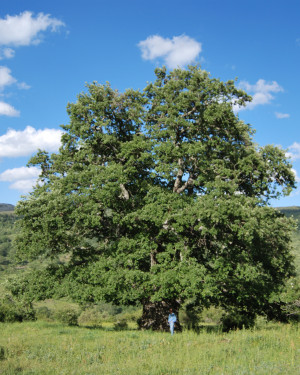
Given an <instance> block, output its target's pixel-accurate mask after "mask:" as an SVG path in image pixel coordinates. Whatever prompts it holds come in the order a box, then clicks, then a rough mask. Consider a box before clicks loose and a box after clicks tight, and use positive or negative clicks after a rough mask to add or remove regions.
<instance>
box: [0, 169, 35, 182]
mask: <svg viewBox="0 0 300 375" xmlns="http://www.w3.org/2000/svg"><path fill="white" fill-rule="evenodd" d="M40 173H41V171H40V169H39V168H37V167H20V168H13V169H7V170H6V171H4V172H2V173H0V181H7V182H13V181H18V180H28V179H33V178H37V177H38V176H39V174H40Z"/></svg>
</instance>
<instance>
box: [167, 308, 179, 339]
mask: <svg viewBox="0 0 300 375" xmlns="http://www.w3.org/2000/svg"><path fill="white" fill-rule="evenodd" d="M176 321H177V318H176V315H175V313H173V310H172V309H170V314H169V318H168V323H169V326H170V331H171V335H173V334H174V324H175V322H176Z"/></svg>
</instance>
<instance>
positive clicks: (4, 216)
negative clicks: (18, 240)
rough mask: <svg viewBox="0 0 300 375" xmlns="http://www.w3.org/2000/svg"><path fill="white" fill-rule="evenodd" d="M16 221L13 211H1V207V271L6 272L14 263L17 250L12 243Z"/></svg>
mask: <svg viewBox="0 0 300 375" xmlns="http://www.w3.org/2000/svg"><path fill="white" fill-rule="evenodd" d="M16 220H17V217H16V215H15V214H14V213H13V211H11V212H4V211H1V205H0V271H4V270H6V269H7V268H8V266H9V265H11V264H12V262H13V258H14V254H15V249H14V247H13V244H12V242H13V239H14V237H15V234H16V229H15V226H14V225H15V222H16Z"/></svg>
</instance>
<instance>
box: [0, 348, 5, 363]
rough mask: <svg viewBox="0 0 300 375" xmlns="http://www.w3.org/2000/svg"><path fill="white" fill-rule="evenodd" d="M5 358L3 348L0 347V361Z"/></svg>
mask: <svg viewBox="0 0 300 375" xmlns="http://www.w3.org/2000/svg"><path fill="white" fill-rule="evenodd" d="M5 358H6V350H5V348H4V347H3V346H0V361H3V360H4V359H5Z"/></svg>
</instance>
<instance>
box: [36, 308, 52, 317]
mask: <svg viewBox="0 0 300 375" xmlns="http://www.w3.org/2000/svg"><path fill="white" fill-rule="evenodd" d="M51 317H52V312H51V310H50V309H48V307H46V306H41V307H38V308H37V309H36V318H37V319H40V320H44V319H46V320H48V319H51Z"/></svg>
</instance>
